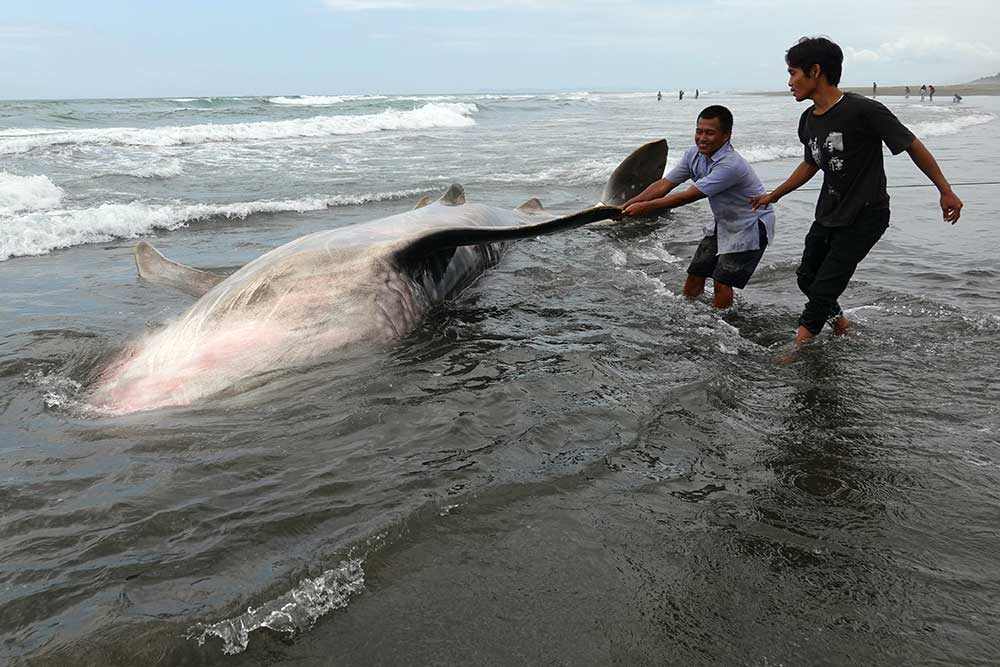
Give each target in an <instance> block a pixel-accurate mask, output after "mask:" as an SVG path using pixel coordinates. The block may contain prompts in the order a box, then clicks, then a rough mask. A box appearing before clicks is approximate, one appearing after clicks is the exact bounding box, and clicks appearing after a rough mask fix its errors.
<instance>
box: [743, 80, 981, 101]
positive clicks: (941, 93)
mask: <svg viewBox="0 0 1000 667" xmlns="http://www.w3.org/2000/svg"><path fill="white" fill-rule="evenodd" d="M920 85H921V84H919V83H918V84H915V85H914V84H911V85H910V97H916V98H917V99H919V98H920ZM934 88H935V92H934V97H936V98H938V100H940V101H950V100H951V98H952V96H954V95H961V96H962V97H966V96H968V95H980V96H993V95H1000V83H987V84H976V83H959V84H952V85H945V86H938V85H935V86H934ZM841 90H843V91H844V92H845V93H857V94H858V95H867V96H871V94H872V87H871V84H869V85H868V86H847V85H845V86H841ZM761 94H763V95H774V96H779V95H788V91H787V90H782V91H770V92H766V93H761ZM878 96H879V97H905V96H906V86H905V85H903V86H883V85H882V84H879V85H878Z"/></svg>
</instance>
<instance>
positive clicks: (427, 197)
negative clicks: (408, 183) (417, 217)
mask: <svg viewBox="0 0 1000 667" xmlns="http://www.w3.org/2000/svg"><path fill="white" fill-rule="evenodd" d="M432 201H434V200H433V199H431V196H430V195H424V196H423V197H421V198H420V201H418V202H417V205H416V206H414V207H413V210H414V211H415V210H417V209H418V208H423V207H424V206H427V205H428V204H430V203H431V202H432Z"/></svg>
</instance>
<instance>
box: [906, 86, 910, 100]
mask: <svg viewBox="0 0 1000 667" xmlns="http://www.w3.org/2000/svg"><path fill="white" fill-rule="evenodd" d="M906 99H910V87H909V86H907V87H906Z"/></svg>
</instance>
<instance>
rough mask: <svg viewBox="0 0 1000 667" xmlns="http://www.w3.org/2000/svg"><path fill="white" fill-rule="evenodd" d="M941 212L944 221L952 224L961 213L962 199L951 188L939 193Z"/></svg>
mask: <svg viewBox="0 0 1000 667" xmlns="http://www.w3.org/2000/svg"><path fill="white" fill-rule="evenodd" d="M941 213H942V214H944V221H945V222H950V223H951V224H953V225H954V224H955V223H956V222H958V218H959V216H960V215H961V214H962V200H961V199H959V198H958V195H956V194H955V193H954V192H952V191H951V190H948V191H947V192H945V193H944V194H942V195H941Z"/></svg>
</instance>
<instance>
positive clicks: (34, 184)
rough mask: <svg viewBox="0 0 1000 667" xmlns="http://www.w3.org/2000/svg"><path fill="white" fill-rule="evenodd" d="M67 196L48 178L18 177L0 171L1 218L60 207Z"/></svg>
mask: <svg viewBox="0 0 1000 667" xmlns="http://www.w3.org/2000/svg"><path fill="white" fill-rule="evenodd" d="M63 194H65V193H64V192H63V190H62V188H60V187H59V186H58V185H56V184H55V183H53V182H52V181H50V180H49V179H48V177H47V176H17V175H15V174H8V173H7V172H6V171H0V216H8V215H13V214H15V213H17V212H19V211H40V210H44V209H48V208H55V207H56V206H59V202H61V201H62V198H63Z"/></svg>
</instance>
